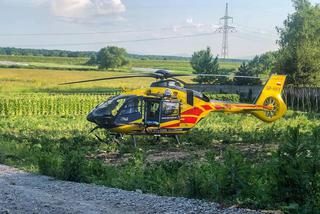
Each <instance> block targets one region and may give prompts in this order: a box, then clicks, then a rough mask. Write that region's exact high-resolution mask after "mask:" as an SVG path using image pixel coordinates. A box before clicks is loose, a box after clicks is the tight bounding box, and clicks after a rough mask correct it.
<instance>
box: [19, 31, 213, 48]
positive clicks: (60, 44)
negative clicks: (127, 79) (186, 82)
mask: <svg viewBox="0 0 320 214" xmlns="http://www.w3.org/2000/svg"><path fill="white" fill-rule="evenodd" d="M214 34H217V32H210V33H198V34H188V35H181V36H168V37H158V38H145V39H132V40H115V41H104V42H85V43H56V44H29V45H15V46H19V47H37V46H41V47H42V46H52V47H54V46H81V45H106V44H113V43H117V44H119V43H132V42H147V41H159V40H170V39H182V38H192V37H202V36H210V35H214Z"/></svg>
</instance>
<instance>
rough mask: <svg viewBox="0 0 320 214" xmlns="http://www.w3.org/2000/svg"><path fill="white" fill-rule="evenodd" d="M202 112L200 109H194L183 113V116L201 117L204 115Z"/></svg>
mask: <svg viewBox="0 0 320 214" xmlns="http://www.w3.org/2000/svg"><path fill="white" fill-rule="evenodd" d="M202 112H203V111H202V110H201V109H200V108H198V107H194V108H192V109H189V110H187V111H185V112H182V113H181V115H195V116H199V115H200V114H202Z"/></svg>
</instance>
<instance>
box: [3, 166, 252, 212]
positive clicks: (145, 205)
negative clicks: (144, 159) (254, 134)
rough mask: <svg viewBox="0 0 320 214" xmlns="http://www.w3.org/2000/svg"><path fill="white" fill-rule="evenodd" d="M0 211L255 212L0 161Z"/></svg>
mask: <svg viewBox="0 0 320 214" xmlns="http://www.w3.org/2000/svg"><path fill="white" fill-rule="evenodd" d="M0 213H1V214H2V213H106V214H108V213H112V214H117V213H232V214H233V213H234V214H246V213H248V214H249V213H250V214H251V213H257V212H252V211H246V210H241V209H237V208H227V209H224V208H220V207H219V205H218V204H216V203H207V202H203V201H199V200H190V199H185V198H173V197H159V196H155V195H149V194H142V193H139V191H137V192H129V191H124V190H119V189H113V188H107V187H101V186H96V185H90V184H80V183H73V182H65V181H58V180H55V179H52V178H50V177H46V176H39V175H33V174H29V173H25V172H22V171H19V170H17V169H14V168H11V167H8V166H4V165H0Z"/></svg>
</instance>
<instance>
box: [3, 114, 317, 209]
mask: <svg viewBox="0 0 320 214" xmlns="http://www.w3.org/2000/svg"><path fill="white" fill-rule="evenodd" d="M319 126H320V119H319V118H318V116H317V115H310V114H303V113H294V112H290V113H289V114H288V115H287V116H286V118H284V119H281V120H280V121H277V122H276V123H275V124H271V125H268V124H264V123H262V122H258V121H257V120H256V119H255V118H253V117H251V116H244V115H223V114H214V115H211V116H210V117H209V118H207V119H205V120H204V121H202V122H201V124H200V125H199V126H198V127H197V128H196V129H194V130H192V131H191V133H190V134H189V135H187V136H185V137H183V139H182V143H181V144H180V145H177V144H175V143H174V141H173V140H171V139H167V140H163V141H162V142H157V143H155V142H154V140H153V139H151V138H148V137H145V138H139V139H138V148H137V149H134V148H133V147H132V145H131V141H130V138H128V139H125V140H123V142H122V143H121V144H117V142H118V141H117V140H115V139H113V138H112V137H111V136H109V135H108V134H106V135H105V137H106V142H108V143H109V144H104V143H101V142H99V141H98V140H97V139H96V138H95V137H94V135H92V134H89V129H90V126H88V123H87V122H86V121H85V118H84V116H64V115H63V114H62V115H61V116H59V115H57V116H47V117H43V116H24V117H21V116H10V117H3V119H2V120H1V121H0V140H1V144H0V147H1V149H0V151H1V152H0V162H1V163H4V164H9V165H14V166H18V167H20V168H23V169H26V170H29V171H32V172H36V173H41V174H45V175H49V176H53V177H56V178H58V179H64V180H70V181H77V182H89V183H96V184H99V185H106V186H111V187H117V188H122V189H127V190H136V189H140V190H142V191H143V192H145V193H155V194H159V195H168V196H185V197H190V198H199V199H207V200H213V201H217V202H220V203H223V204H225V205H234V204H236V205H237V206H241V207H249V208H253V209H273V210H274V209H282V210H284V211H287V212H288V213H316V211H317V210H319V208H320V207H319V200H320V198H319V194H318V193H319V189H318V187H319V185H320V184H319V170H320V169H319V167H320V164H319V160H318V155H319V152H320V147H319V143H320V141H319V139H320V131H319ZM118 143H119V142H118ZM170 153H173V154H175V155H177V154H179V155H180V158H179V157H178V158H171V159H170V158H169V159H168V157H166V155H168V156H170ZM171 155H172V154H171ZM152 157H157V158H152ZM310 193H312V194H310Z"/></svg>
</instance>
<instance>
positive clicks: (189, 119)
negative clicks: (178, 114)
mask: <svg viewBox="0 0 320 214" xmlns="http://www.w3.org/2000/svg"><path fill="white" fill-rule="evenodd" d="M197 120H198V118H197V117H183V118H181V120H180V121H181V123H191V124H195V123H196V122H197Z"/></svg>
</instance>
